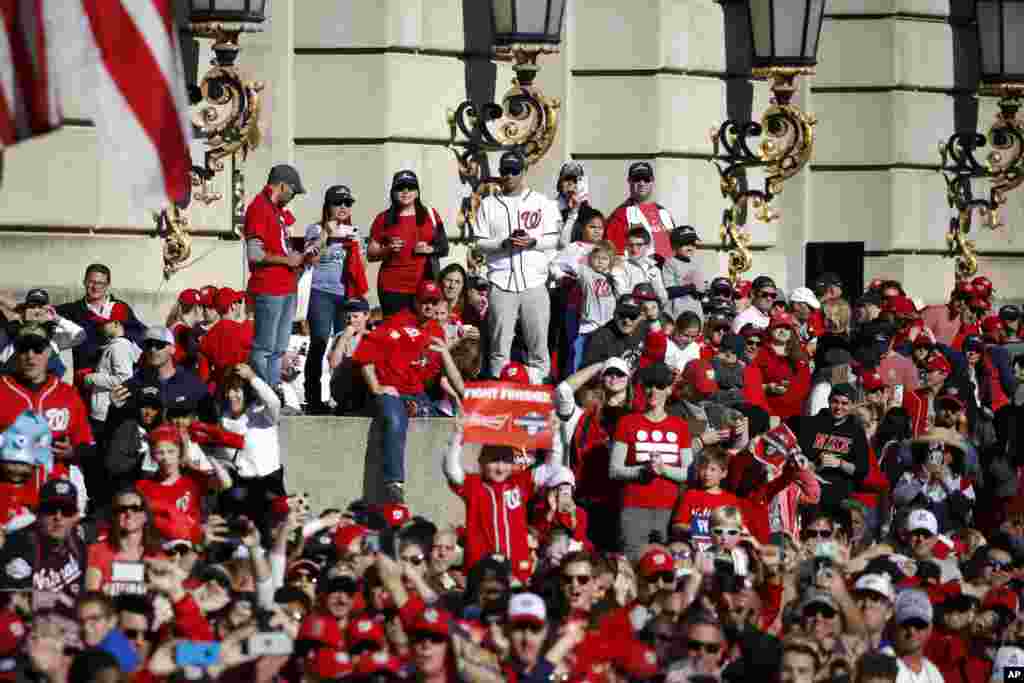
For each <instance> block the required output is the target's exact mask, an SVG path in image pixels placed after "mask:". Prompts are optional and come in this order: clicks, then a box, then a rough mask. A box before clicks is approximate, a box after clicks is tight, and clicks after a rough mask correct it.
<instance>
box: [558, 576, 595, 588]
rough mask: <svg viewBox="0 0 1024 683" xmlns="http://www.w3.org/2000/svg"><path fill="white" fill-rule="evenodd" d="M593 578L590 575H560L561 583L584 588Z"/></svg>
mask: <svg viewBox="0 0 1024 683" xmlns="http://www.w3.org/2000/svg"><path fill="white" fill-rule="evenodd" d="M592 578H594V577H592V576H591V575H590V574H562V583H566V584H570V583H574V584H576V585H577V586H586V585H587V584H588V583H590V580H591V579H592Z"/></svg>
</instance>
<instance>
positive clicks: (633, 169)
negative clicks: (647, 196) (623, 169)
mask: <svg viewBox="0 0 1024 683" xmlns="http://www.w3.org/2000/svg"><path fill="white" fill-rule="evenodd" d="M626 177H627V178H630V179H632V178H636V177H640V178H643V177H647V178H654V167H653V166H651V164H650V162H649V161H634V162H633V163H632V164H630V165H629V171H628V172H627V173H626Z"/></svg>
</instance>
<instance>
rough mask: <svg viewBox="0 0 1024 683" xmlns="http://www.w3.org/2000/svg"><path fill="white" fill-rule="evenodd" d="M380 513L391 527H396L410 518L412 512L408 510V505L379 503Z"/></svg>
mask: <svg viewBox="0 0 1024 683" xmlns="http://www.w3.org/2000/svg"><path fill="white" fill-rule="evenodd" d="M380 514H381V516H382V517H384V519H385V520H386V521H387V523H388V526H390V527H391V528H392V529H397V528H398V527H400V526H403V525H404V524H405V523H406V522H408V521H409V520H410V519H412V512H411V511H410V510H409V506H408V505H403V504H401V503H387V504H385V505H381V506H380Z"/></svg>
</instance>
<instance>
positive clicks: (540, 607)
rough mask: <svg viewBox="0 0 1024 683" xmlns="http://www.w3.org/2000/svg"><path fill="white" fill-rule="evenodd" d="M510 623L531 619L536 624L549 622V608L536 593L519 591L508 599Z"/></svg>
mask: <svg viewBox="0 0 1024 683" xmlns="http://www.w3.org/2000/svg"><path fill="white" fill-rule="evenodd" d="M508 620H509V623H514V622H517V621H531V622H533V623H536V624H546V623H547V622H548V610H547V608H546V607H545V606H544V601H543V600H542V599H541V597H540V596H539V595H537V594H536V593H517V594H515V595H513V596H512V599H511V600H509V601H508Z"/></svg>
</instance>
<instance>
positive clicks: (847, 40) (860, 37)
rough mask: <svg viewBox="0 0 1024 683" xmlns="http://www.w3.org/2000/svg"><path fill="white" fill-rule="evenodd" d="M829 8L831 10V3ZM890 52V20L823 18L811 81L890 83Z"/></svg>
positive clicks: (817, 82) (891, 70)
mask: <svg viewBox="0 0 1024 683" xmlns="http://www.w3.org/2000/svg"><path fill="white" fill-rule="evenodd" d="M829 11H830V12H831V11H833V10H832V9H831V7H830V9H829ZM892 54H893V30H892V22H891V21H889V20H878V19H868V20H864V21H850V20H845V21H832V20H828V19H826V20H825V22H824V24H823V25H822V27H821V40H820V42H819V45H818V67H817V75H815V77H814V83H813V85H814V86H818V87H821V86H835V85H846V86H849V85H889V84H891V83H892V82H893V62H892Z"/></svg>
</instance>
